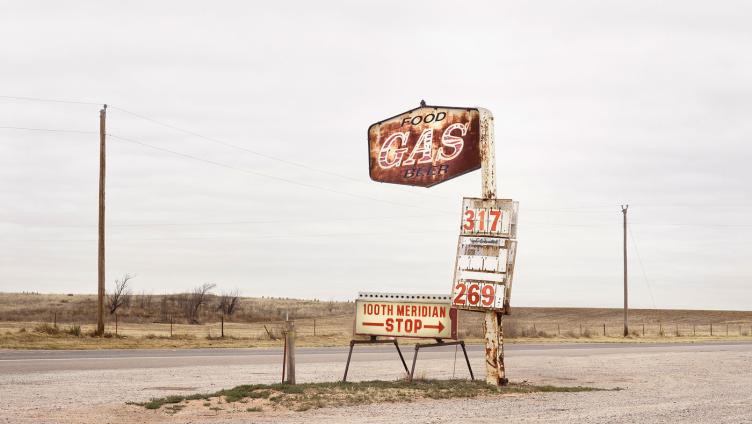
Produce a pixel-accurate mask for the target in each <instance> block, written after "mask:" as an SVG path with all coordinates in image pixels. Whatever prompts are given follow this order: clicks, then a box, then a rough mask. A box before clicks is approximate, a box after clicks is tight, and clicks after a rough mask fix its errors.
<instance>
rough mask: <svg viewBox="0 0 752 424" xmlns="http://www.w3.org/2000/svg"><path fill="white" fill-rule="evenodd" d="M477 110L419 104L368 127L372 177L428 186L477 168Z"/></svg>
mask: <svg viewBox="0 0 752 424" xmlns="http://www.w3.org/2000/svg"><path fill="white" fill-rule="evenodd" d="M480 131H481V129H480V113H479V111H478V109H475V108H458V107H444V106H421V107H419V108H416V109H412V110H409V111H407V112H404V113H401V114H399V115H397V116H394V117H392V118H389V119H386V120H383V121H380V122H377V123H375V124H373V125H371V126H370V127H369V128H368V158H369V173H370V176H371V179H372V180H374V181H379V182H382V183H392V184H405V185H413V186H421V187H430V186H433V185H436V184H439V183H442V182H444V181H447V180H450V179H452V178H455V177H458V176H460V175H462V174H465V173H468V172H471V171H474V170H476V169H479V168H480V166H481V157H480V142H479V140H480Z"/></svg>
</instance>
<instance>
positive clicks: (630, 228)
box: [627, 225, 656, 309]
mask: <svg viewBox="0 0 752 424" xmlns="http://www.w3.org/2000/svg"><path fill="white" fill-rule="evenodd" d="M627 230H628V231H629V235H630V236H631V237H632V246H634V250H635V253H636V254H637V262H638V263H639V264H640V270H642V278H644V279H645V286H647V288H648V293H649V294H650V300H651V301H652V302H653V309H656V306H655V298H654V297H653V289H651V288H650V281H648V274H647V273H646V272H645V266H644V265H643V264H642V257H641V256H640V249H638V248H637V239H636V238H635V236H634V233H632V226H631V225H627Z"/></svg>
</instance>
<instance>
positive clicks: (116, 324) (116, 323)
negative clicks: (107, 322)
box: [115, 312, 118, 336]
mask: <svg viewBox="0 0 752 424" xmlns="http://www.w3.org/2000/svg"><path fill="white" fill-rule="evenodd" d="M117 321H118V320H117V312H115V336H117V330H118V328H117V327H118V322H117Z"/></svg>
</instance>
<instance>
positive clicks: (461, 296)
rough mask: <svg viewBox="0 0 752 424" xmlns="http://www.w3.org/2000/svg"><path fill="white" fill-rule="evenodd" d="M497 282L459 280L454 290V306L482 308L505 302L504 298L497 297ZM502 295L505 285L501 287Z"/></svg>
mask: <svg viewBox="0 0 752 424" xmlns="http://www.w3.org/2000/svg"><path fill="white" fill-rule="evenodd" d="M497 286H498V284H496V283H487V282H479V281H459V282H457V283H456V284H455V285H454V289H453V290H452V306H464V307H477V308H482V309H487V308H494V307H497V306H496V304H497V303H500V304H499V306H498V307H501V306H502V304H503V299H497V292H498V289H499V287H497ZM500 289H501V295H502V296H503V293H504V286H503V285H502V286H501V287H500Z"/></svg>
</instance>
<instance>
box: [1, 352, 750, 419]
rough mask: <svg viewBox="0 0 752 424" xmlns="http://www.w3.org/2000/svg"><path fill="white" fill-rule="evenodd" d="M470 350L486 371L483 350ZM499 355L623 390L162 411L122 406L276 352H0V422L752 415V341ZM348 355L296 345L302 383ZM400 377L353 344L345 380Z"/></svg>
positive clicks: (534, 369)
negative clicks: (282, 410)
mask: <svg viewBox="0 0 752 424" xmlns="http://www.w3.org/2000/svg"><path fill="white" fill-rule="evenodd" d="M468 350H469V353H470V360H471V362H472V365H473V368H474V371H475V373H476V376H479V377H482V376H483V374H484V369H483V366H484V361H483V351H482V347H481V346H469V347H468ZM403 353H404V355H405V359H406V360H407V361H408V365H409V364H410V361H411V360H412V355H413V353H414V349H413V347H412V346H403ZM505 354H506V361H505V362H506V365H507V370H508V374H507V375H508V377H509V378H510V380H512V381H513V382H514V381H517V382H519V381H527V382H530V383H532V384H540V385H546V384H550V385H556V386H592V387H598V388H604V389H614V388H619V389H623V390H618V391H603V392H580V393H539V394H530V395H524V396H517V397H512V398H509V397H502V398H479V399H448V400H441V401H438V400H431V401H428V400H427V401H419V402H414V403H410V404H390V405H389V407H388V408H384V407H383V406H380V405H363V406H356V407H347V408H325V409H321V410H313V411H307V412H296V413H292V412H291V413H288V414H286V415H285V414H282V415H279V414H276V415H275V414H274V413H267V414H265V415H259V414H255V415H249V416H243V415H242V414H235V415H233V414H227V413H225V415H221V414H219V413H215V412H212V414H208V415H198V416H186V415H181V414H185V413H187V412H186V411H183V412H181V413H180V414H175V415H174V416H167V415H165V414H163V413H154V412H153V411H148V413H147V412H145V410H143V408H141V407H137V406H129V405H126V402H128V401H136V402H140V401H144V400H147V399H149V398H152V397H159V396H166V395H170V394H176V393H197V392H201V393H204V392H211V391H216V390H218V389H222V388H228V387H233V386H235V385H238V384H248V383H273V382H278V381H279V378H280V374H281V360H282V353H281V350H280V349H180V350H97V351H91V350H88V351H17V350H13V351H9V350H4V351H2V350H0V399H2V400H3V402H0V423H40V422H41V423H47V422H49V423H90V422H91V423H95V422H96V423H105V422H146V423H150V422H160V423H161V422H171V423H172V422H179V423H187V422H192V423H215V422H222V423H247V422H269V423H273V422H305V423H307V424H316V423H322V424H324V423H326V424H331V423H333V422H359V423H360V422H373V423H395V422H405V420H407V421H410V422H416V423H422V422H447V423H449V422H452V423H456V422H467V421H472V422H474V423H484V422H488V423H491V422H498V421H499V419H500V417H501V418H503V420H504V421H508V422H534V423H538V422H540V423H544V422H545V423H549V422H581V423H586V422H598V423H600V422H642V423H663V422H697V423H701V422H718V423H724V422H734V423H741V422H752V371H750V364H752V343H734V342H718V343H667V344H540V345H510V344H507V345H506V346H505ZM346 358H347V348H300V349H298V350H297V377H298V381H299V382H312V381H336V380H338V379H340V378H341V376H342V372H343V371H344V364H345V360H346ZM416 375H417V376H418V377H425V378H451V377H453V376H454V377H458V378H466V377H469V375H468V373H467V370H466V367H465V365H464V360H463V358H462V351H461V349H460V350H459V351H458V354H457V356H456V357H455V348H454V347H453V346H448V347H442V348H433V349H426V350H421V351H420V354H419V359H418V366H417V368H416ZM402 376H404V370H403V368H402V365H401V364H400V362H399V357H398V356H397V354H396V351H395V350H394V347H393V346H390V345H382V346H362V345H360V346H356V347H355V353H354V354H353V364H352V365H351V369H350V374H349V376H348V379H349V380H371V379H398V378H401V377H402ZM249 414H250V413H249Z"/></svg>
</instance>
